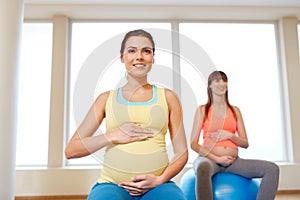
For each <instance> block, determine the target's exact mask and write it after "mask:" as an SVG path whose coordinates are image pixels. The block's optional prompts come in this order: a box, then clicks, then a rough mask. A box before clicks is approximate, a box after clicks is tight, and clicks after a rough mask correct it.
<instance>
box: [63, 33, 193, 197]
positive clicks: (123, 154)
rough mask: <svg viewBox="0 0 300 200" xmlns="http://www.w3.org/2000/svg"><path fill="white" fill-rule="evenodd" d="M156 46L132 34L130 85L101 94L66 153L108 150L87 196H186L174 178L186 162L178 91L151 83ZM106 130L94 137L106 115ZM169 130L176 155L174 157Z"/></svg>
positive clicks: (125, 55)
mask: <svg viewBox="0 0 300 200" xmlns="http://www.w3.org/2000/svg"><path fill="white" fill-rule="evenodd" d="M154 51H155V45H154V41H153V38H152V36H151V35H150V34H149V33H148V32H146V31H144V30H134V31H130V32H128V33H127V34H126V35H125V37H124V39H123V41H122V44H121V50H120V54H121V55H120V59H121V61H122V63H124V64H125V67H126V70H127V76H126V77H127V83H126V84H125V85H124V86H123V87H121V88H118V89H116V90H111V91H107V92H104V93H102V94H100V95H99V96H98V98H97V99H96V100H95V102H94V104H93V105H92V107H91V109H90V111H89V112H88V114H87V116H86V118H85V119H84V121H83V122H82V124H81V125H80V126H79V128H78V129H77V130H76V132H75V133H74V135H73V137H72V138H71V140H70V141H69V143H68V145H67V147H66V150H65V154H66V157H67V158H69V159H71V158H78V157H83V156H87V155H90V154H92V153H94V152H96V151H98V150H100V149H102V148H105V155H104V162H103V168H102V170H101V174H100V177H99V179H98V182H97V183H96V184H95V186H94V187H93V188H92V190H91V192H90V194H89V196H88V199H89V200H95V199H101V200H105V199H116V200H118V199H120V200H121V199H122V200H123V199H124V200H127V199H135V200H137V199H141V200H147V199H149V200H150V199H157V200H159V199H176V200H181V199H185V197H184V195H183V193H182V192H181V190H180V189H179V188H178V186H176V184H175V183H174V182H172V181H171V179H172V178H173V177H174V176H175V175H177V174H178V173H179V172H180V171H181V170H182V168H183V167H184V165H185V164H186V162H187V158H188V152H187V144H186V138H185V132H184V127H183V120H182V110H181V105H180V101H179V99H178V97H177V96H176V94H175V93H174V92H173V91H171V90H169V89H166V88H160V87H157V86H156V85H151V84H149V83H148V80H147V76H148V72H149V71H150V70H151V68H152V64H153V63H154ZM104 118H105V119H106V133H105V134H100V135H96V136H93V134H94V132H95V131H96V130H97V129H98V127H99V126H100V124H101V123H102V121H103V119H104ZM167 130H169V133H170V139H171V141H172V146H173V150H174V157H173V159H171V161H169V158H168V155H167V150H166V142H165V136H166V133H167Z"/></svg>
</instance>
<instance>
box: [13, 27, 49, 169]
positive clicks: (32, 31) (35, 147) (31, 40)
mask: <svg viewBox="0 0 300 200" xmlns="http://www.w3.org/2000/svg"><path fill="white" fill-rule="evenodd" d="M51 58H52V23H24V24H23V35H22V44H21V59H20V71H19V85H18V87H19V90H18V127H17V156H16V163H17V166H46V165H47V161H48V135H49V111H50V86H51Z"/></svg>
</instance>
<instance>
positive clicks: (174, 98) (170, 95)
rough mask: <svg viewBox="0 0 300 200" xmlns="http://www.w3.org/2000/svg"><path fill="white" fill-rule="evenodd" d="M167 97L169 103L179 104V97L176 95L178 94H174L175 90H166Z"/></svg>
mask: <svg viewBox="0 0 300 200" xmlns="http://www.w3.org/2000/svg"><path fill="white" fill-rule="evenodd" d="M165 95H166V99H167V101H168V102H172V101H178V102H179V97H178V95H177V94H176V92H174V91H173V90H170V89H168V88H165Z"/></svg>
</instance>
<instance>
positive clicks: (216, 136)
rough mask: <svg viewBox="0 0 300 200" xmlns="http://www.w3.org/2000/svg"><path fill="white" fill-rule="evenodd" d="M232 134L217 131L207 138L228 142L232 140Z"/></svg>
mask: <svg viewBox="0 0 300 200" xmlns="http://www.w3.org/2000/svg"><path fill="white" fill-rule="evenodd" d="M232 135H233V134H232V133H231V132H228V131H224V130H218V131H217V132H215V133H211V134H210V135H209V136H210V137H211V138H212V139H213V140H214V141H222V140H230V139H231V138H232Z"/></svg>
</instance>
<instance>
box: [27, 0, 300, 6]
mask: <svg viewBox="0 0 300 200" xmlns="http://www.w3.org/2000/svg"><path fill="white" fill-rule="evenodd" d="M24 1H25V3H27V4H56V5H57V4H64V5H66V4H72V5H74V4H99V5H101V4H109V5H112V4H126V5H216V6H283V7H300V0H24Z"/></svg>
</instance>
